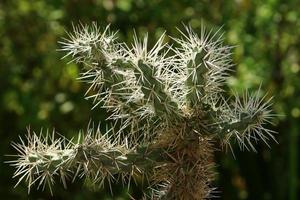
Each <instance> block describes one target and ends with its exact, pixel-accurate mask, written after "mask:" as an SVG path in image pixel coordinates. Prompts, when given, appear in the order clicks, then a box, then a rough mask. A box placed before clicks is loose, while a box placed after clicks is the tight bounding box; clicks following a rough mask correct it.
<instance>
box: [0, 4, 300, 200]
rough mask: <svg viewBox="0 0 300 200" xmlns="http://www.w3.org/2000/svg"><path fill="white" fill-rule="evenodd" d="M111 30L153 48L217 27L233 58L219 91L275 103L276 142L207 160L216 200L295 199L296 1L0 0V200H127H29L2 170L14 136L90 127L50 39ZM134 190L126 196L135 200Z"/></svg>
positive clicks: (102, 195)
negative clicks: (90, 29)
mask: <svg viewBox="0 0 300 200" xmlns="http://www.w3.org/2000/svg"><path fill="white" fill-rule="evenodd" d="M80 21H81V22H82V23H91V22H92V21H96V22H97V23H98V24H100V25H106V24H108V23H111V26H112V28H113V29H115V30H116V29H119V37H120V40H124V41H127V42H129V41H131V40H132V33H133V29H135V30H136V31H137V32H138V33H140V34H143V33H145V32H149V35H150V38H151V40H152V41H154V40H155V39H157V38H158V37H159V35H160V33H162V32H163V31H164V30H166V31H167V33H168V34H170V35H172V36H178V35H179V33H178V31H176V28H175V27H182V22H184V23H190V25H191V26H192V27H193V28H195V30H196V31H197V30H199V28H200V25H201V21H202V22H203V23H205V25H206V26H208V27H216V28H218V27H221V26H223V28H222V29H223V31H225V42H226V43H228V44H230V45H234V46H236V47H235V48H234V50H233V60H234V63H236V65H235V66H234V69H235V72H234V73H233V78H231V79H230V80H229V82H228V86H229V87H231V88H233V89H235V90H237V91H241V89H242V88H249V89H257V88H258V87H259V85H260V83H262V90H263V91H264V92H269V93H270V94H273V95H274V96H275V98H274V106H273V108H274V111H275V112H276V113H277V114H278V115H279V116H278V117H277V118H276V119H275V120H274V123H275V127H273V129H274V130H276V131H278V132H279V134H278V135H276V138H277V140H278V142H279V144H276V143H275V142H271V143H270V145H271V149H269V148H268V147H267V146H266V145H263V144H258V146H257V147H258V153H253V152H239V151H236V159H234V158H233V156H232V155H231V154H230V153H222V152H218V153H216V162H217V165H218V166H217V171H218V176H217V180H216V181H215V182H214V186H216V187H218V190H219V191H220V196H221V197H220V198H219V199H226V200H235V199H241V200H242V199H251V200H260V199H263V200H277V199H280V200H283V199H290V200H298V199H300V196H299V129H300V1H299V0H282V1H280V0H264V1H259V0H226V1H225V0H202V1H200V0H177V1H176V0H149V1H148V0H1V1H0V144H1V145H0V199H3V200H6V199H7V200H15V199H41V200H42V199H65V200H66V199H74V200H90V199H91V200H93V199H95V200H96V199H120V200H121V199H129V197H128V196H127V195H126V194H127V192H128V191H127V189H126V188H123V187H122V186H121V185H117V184H115V185H113V191H114V196H113V197H111V195H110V192H109V189H107V188H104V189H103V190H95V189H93V188H91V187H86V186H84V184H83V183H82V181H81V180H78V181H76V182H75V183H73V184H71V183H70V184H69V188H68V189H67V190H64V189H63V187H62V185H61V184H59V183H58V184H56V185H55V187H54V189H53V190H54V196H52V197H51V195H50V192H49V191H48V190H45V191H35V190H33V191H32V192H31V193H30V194H29V195H28V194H27V188H26V185H25V184H24V183H21V184H20V185H19V186H18V187H16V188H14V184H15V183H16V182H17V180H16V179H12V178H11V177H12V175H13V172H14V171H13V168H12V167H9V166H8V165H7V164H4V161H7V160H9V157H6V156H5V155H7V154H14V153H16V152H15V151H14V150H13V149H12V147H11V146H10V143H11V141H18V135H21V136H24V135H25V134H26V127H28V126H29V125H30V127H31V129H32V130H35V131H39V130H40V128H41V127H44V129H47V128H48V129H50V130H52V128H53V127H55V130H56V131H57V132H59V133H61V134H63V135H66V136H67V137H72V136H73V135H74V134H76V133H77V132H78V130H79V129H85V128H86V127H87V125H88V122H89V120H90V119H93V121H99V120H103V119H104V116H105V112H104V111H103V110H101V109H99V108H97V109H95V110H93V111H91V110H90V108H91V105H92V102H90V101H87V100H85V99H84V98H83V95H84V92H85V90H86V89H87V85H85V84H83V83H80V82H79V81H77V80H76V78H77V76H78V73H79V70H80V68H79V66H77V65H75V64H67V62H68V60H61V57H62V56H63V54H62V53H61V52H59V51H57V49H58V48H59V45H58V43H57V41H59V40H60V39H61V37H65V36H66V33H65V30H69V31H71V30H72V22H73V23H74V24H77V23H78V22H80ZM139 188H140V186H135V187H132V188H130V190H131V191H130V192H131V193H133V194H134V196H135V197H136V198H139V195H140V189H139Z"/></svg>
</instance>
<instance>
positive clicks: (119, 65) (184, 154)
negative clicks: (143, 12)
mask: <svg viewBox="0 0 300 200" xmlns="http://www.w3.org/2000/svg"><path fill="white" fill-rule="evenodd" d="M179 31H180V33H181V35H182V36H181V38H171V39H172V45H169V44H167V43H165V42H164V41H165V37H166V34H162V35H161V37H160V38H159V39H158V41H157V42H156V43H155V44H154V46H153V47H152V48H149V47H148V36H147V35H146V36H144V37H143V38H142V39H139V38H138V37H137V35H136V34H135V35H134V42H133V44H132V45H131V46H127V45H126V44H125V43H120V42H118V41H117V38H116V33H115V32H111V31H110V29H109V26H107V27H106V28H105V29H103V30H102V29H101V28H99V27H98V26H97V24H92V25H91V26H88V25H79V26H77V27H74V30H73V33H70V34H69V38H67V39H64V40H63V41H61V42H60V44H61V45H62V48H61V50H62V51H64V52H66V57H67V56H69V57H72V61H74V62H76V63H79V64H80V65H82V66H83V68H84V70H83V72H82V73H81V75H80V79H81V80H83V81H84V82H86V83H88V84H89V85H90V87H89V89H88V91H87V93H86V94H87V98H88V99H93V102H94V105H95V106H102V107H103V108H105V109H107V110H108V113H110V114H109V117H108V119H110V120H111V121H113V125H111V126H108V127H107V128H106V131H103V130H102V129H101V127H100V126H99V127H94V126H89V127H88V129H87V131H86V132H80V133H79V135H80V137H79V139H78V141H76V142H75V141H72V140H71V141H70V140H67V139H66V138H64V137H60V138H58V139H55V136H54V134H48V133H47V134H46V136H42V135H43V134H40V135H37V134H35V133H31V132H30V131H28V136H27V138H26V141H24V140H23V139H21V142H20V143H13V147H14V148H15V149H16V150H18V154H17V155H16V156H17V159H15V160H12V161H11V165H12V166H15V167H16V171H15V174H14V177H19V181H18V183H17V184H19V183H20V182H21V181H23V180H25V181H26V182H27V183H28V191H30V188H31V187H32V186H33V185H34V184H36V185H37V186H38V188H39V187H41V188H44V187H45V186H46V185H48V186H49V187H50V188H51V186H52V185H53V184H54V180H55V179H54V177H55V176H59V177H60V179H61V182H62V184H63V185H64V187H66V186H67V183H66V180H67V179H69V178H71V177H73V179H75V178H76V177H80V178H81V177H86V178H88V179H89V180H90V181H91V182H92V183H93V184H95V185H99V186H103V184H105V183H111V182H113V181H122V182H126V183H128V184H130V183H131V179H137V178H138V179H140V178H141V177H142V178H143V180H144V181H147V182H148V183H149V191H147V192H146V193H147V195H146V196H145V197H146V198H150V199H189V200H190V199H206V198H211V197H213V196H214V190H215V189H214V188H213V187H212V184H211V183H212V180H214V176H215V172H214V162H213V153H214V151H215V150H216V149H219V147H220V148H222V149H225V150H226V149H227V148H228V147H229V148H230V149H232V148H231V145H232V144H233V143H238V145H239V147H240V149H241V150H244V149H246V150H253V151H255V146H254V143H257V142H258V141H260V140H261V141H263V142H264V143H266V144H267V145H268V143H269V140H270V139H272V140H274V141H276V140H275V138H274V133H275V132H274V131H272V130H269V129H267V128H266V127H265V125H266V124H268V123H271V119H272V117H274V114H272V111H271V109H270V107H271V105H272V103H271V98H269V99H267V97H266V96H267V95H265V96H263V97H260V89H259V90H258V91H257V92H256V93H254V94H252V93H250V92H248V91H246V92H244V95H243V96H242V97H241V98H240V97H239V96H238V95H237V94H236V95H234V96H233V97H232V98H227V97H226V93H225V92H224V90H223V86H224V84H225V83H226V80H227V78H228V77H229V74H230V72H231V71H232V69H231V66H232V61H231V58H230V56H231V52H230V51H231V49H232V47H230V46H226V45H224V44H223V38H222V34H221V33H220V30H218V31H216V32H215V33H214V34H213V33H212V31H207V30H206V29H205V28H204V26H202V27H201V32H200V35H199V36H198V35H197V34H196V33H195V32H194V31H193V30H192V28H191V27H190V26H184V30H179ZM217 144H218V145H219V147H218V146H216V145H217Z"/></svg>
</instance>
